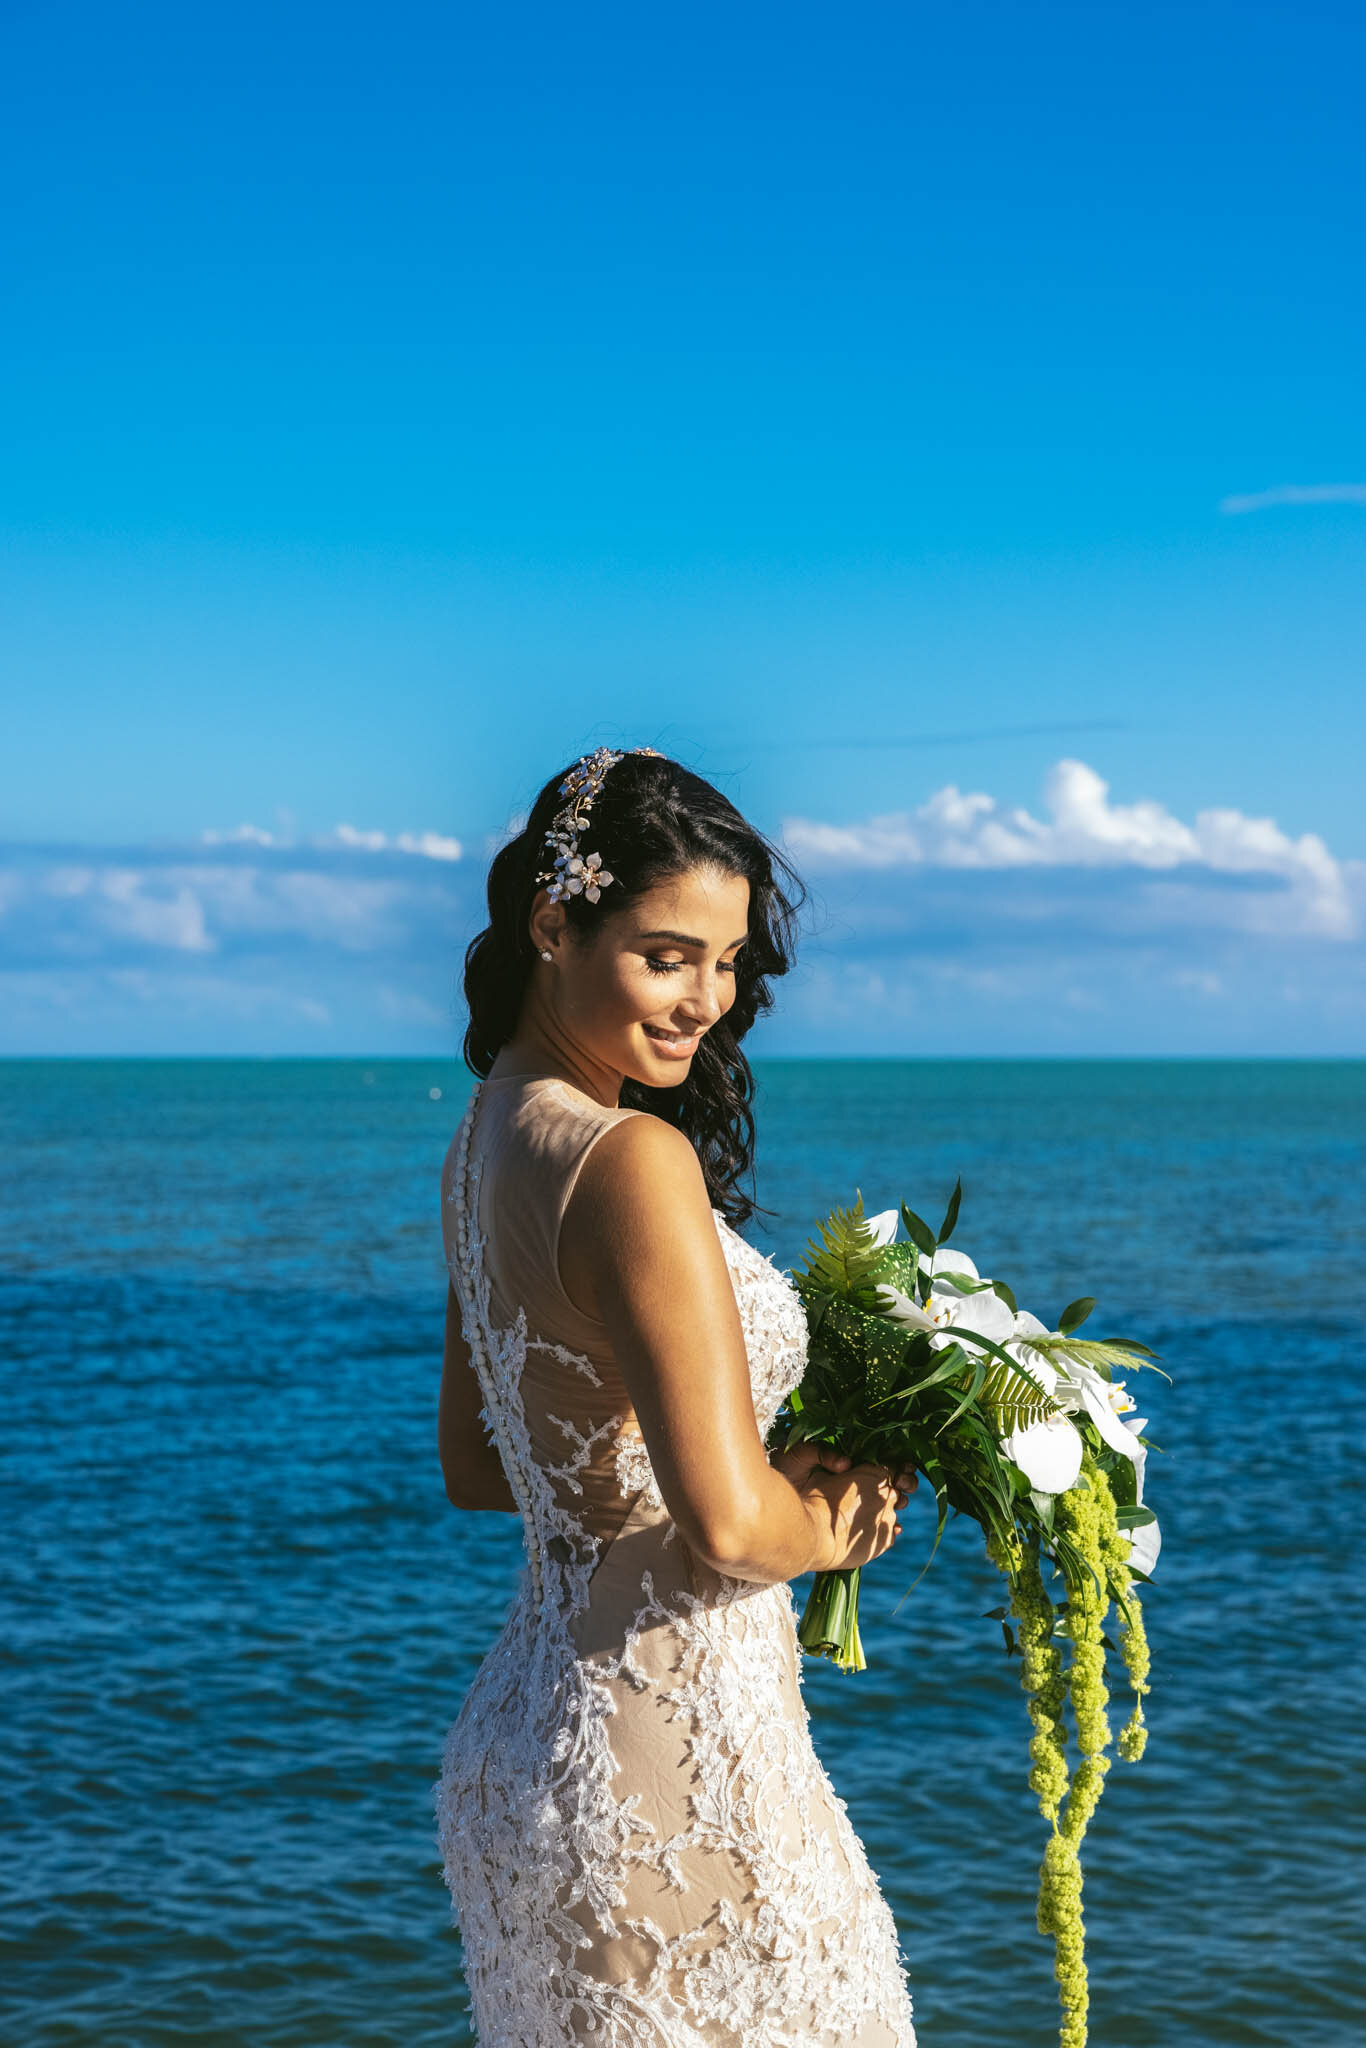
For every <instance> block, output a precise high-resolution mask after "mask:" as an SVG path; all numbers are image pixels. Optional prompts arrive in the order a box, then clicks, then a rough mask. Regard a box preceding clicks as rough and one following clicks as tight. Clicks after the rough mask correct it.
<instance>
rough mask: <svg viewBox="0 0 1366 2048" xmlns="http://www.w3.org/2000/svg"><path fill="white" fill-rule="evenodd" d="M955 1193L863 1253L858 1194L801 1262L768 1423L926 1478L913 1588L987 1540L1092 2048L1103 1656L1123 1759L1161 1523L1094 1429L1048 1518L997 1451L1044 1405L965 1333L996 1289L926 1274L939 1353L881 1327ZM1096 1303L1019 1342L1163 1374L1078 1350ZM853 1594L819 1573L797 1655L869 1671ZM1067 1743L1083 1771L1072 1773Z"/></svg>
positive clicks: (1045, 1915) (1107, 1353)
mask: <svg viewBox="0 0 1366 2048" xmlns="http://www.w3.org/2000/svg"><path fill="white" fill-rule="evenodd" d="M961 1197H962V1184H961V1182H960V1183H959V1184H958V1185H957V1186H955V1188H954V1191H953V1194H952V1196H951V1197H950V1199H949V1202H948V1205H947V1208H946V1210H945V1214H944V1222H943V1225H942V1227H941V1229H940V1233H939V1236H938V1238H936V1237H935V1236H934V1235H933V1233H932V1232H931V1231H930V1229H929V1226H928V1225H927V1224H926V1223H925V1221H924V1220H923V1218H922V1217H920V1216H918V1215H916V1213H915V1211H914V1210H912V1209H909V1208H908V1207H907V1206H906V1205H905V1204H904V1203H903V1204H901V1208H900V1214H901V1219H902V1222H903V1223H904V1225H905V1227H906V1232H907V1236H908V1238H909V1240H910V1242H909V1243H902V1244H891V1245H879V1244H877V1243H875V1242H874V1239H873V1235H872V1232H871V1230H870V1229H869V1227H868V1224H867V1220H866V1218H865V1216H864V1212H863V1202H862V1198H861V1197H860V1198H859V1199H858V1201H856V1203H855V1205H854V1207H853V1208H852V1209H836V1210H835V1211H834V1212H833V1214H832V1215H831V1216H830V1217H828V1218H827V1220H826V1221H825V1223H823V1224H822V1225H821V1228H820V1235H819V1239H815V1240H813V1241H812V1242H811V1243H810V1244H809V1245H808V1247H807V1264H806V1267H805V1268H804V1269H803V1270H801V1271H799V1272H797V1273H795V1274H794V1276H793V1277H794V1280H795V1282H796V1285H797V1289H798V1292H799V1294H800V1295H801V1299H802V1302H803V1305H804V1307H805V1309H806V1315H807V1328H808V1337H809V1343H808V1354H807V1369H806V1375H805V1377H804V1378H803V1380H802V1383H801V1386H800V1388H799V1389H798V1390H797V1391H796V1392H795V1393H794V1394H793V1395H792V1397H791V1399H790V1400H789V1402H788V1404H787V1407H786V1408H785V1409H784V1411H783V1413H782V1415H781V1416H780V1417H779V1420H778V1422H777V1424H776V1425H775V1428H774V1432H773V1440H774V1441H775V1442H778V1443H788V1444H791V1443H800V1442H810V1443H819V1444H826V1445H829V1446H830V1447H831V1448H833V1449H836V1450H840V1451H843V1452H846V1453H847V1454H848V1455H849V1456H850V1457H851V1458H853V1459H854V1460H855V1461H856V1462H859V1463H862V1462H869V1463H874V1464H881V1465H886V1466H888V1467H890V1468H891V1469H893V1470H899V1469H901V1468H902V1467H905V1466H913V1467H914V1468H915V1470H916V1471H918V1472H919V1473H921V1474H922V1475H923V1477H924V1478H925V1479H926V1480H927V1481H928V1482H929V1484H930V1486H931V1487H932V1488H933V1490H934V1497H935V1505H936V1510H937V1513H936V1526H935V1534H934V1541H933V1544H932V1545H931V1548H930V1554H929V1557H928V1558H927V1559H926V1561H925V1564H924V1565H923V1567H922V1569H921V1572H920V1577H921V1578H923V1576H924V1574H925V1572H926V1571H928V1570H929V1567H930V1565H931V1564H932V1563H933V1561H934V1558H935V1555H936V1554H937V1552H938V1549H939V1544H940V1541H941V1539H942V1537H943V1534H944V1530H945V1527H946V1526H947V1522H948V1517H949V1515H950V1514H961V1515H970V1516H971V1517H972V1519H973V1520H974V1521H975V1522H976V1523H977V1524H978V1526H979V1527H980V1528H981V1530H982V1532H983V1535H984V1538H985V1540H986V1547H987V1552H988V1555H989V1556H990V1557H991V1558H992V1560H993V1562H994V1563H995V1564H996V1565H997V1566H998V1567H999V1569H1000V1570H1001V1571H1002V1572H1003V1573H1004V1575H1005V1577H1006V1580H1007V1583H1008V1588H1009V1604H1008V1609H1007V1608H997V1609H994V1610H993V1611H992V1616H991V1618H992V1619H994V1620H997V1621H999V1622H1000V1624H1001V1628H1002V1632H1003V1636H1004V1642H1005V1650H1006V1654H1007V1656H1008V1657H1009V1656H1014V1657H1017V1658H1018V1659H1019V1663H1020V1682H1021V1684H1022V1686H1023V1687H1024V1689H1025V1693H1026V1696H1027V1698H1028V1702H1029V1712H1030V1718H1031V1722H1032V1724H1033V1731H1034V1732H1033V1736H1032V1738H1031V1741H1030V1745H1029V1753H1030V1773H1029V1782H1030V1786H1031V1788H1032V1789H1033V1791H1034V1793H1035V1795H1036V1796H1037V1798H1038V1801H1039V1807H1040V1811H1041V1813H1042V1814H1043V1816H1044V1818H1045V1819H1046V1820H1047V1821H1049V1823H1050V1825H1051V1828H1052V1834H1051V1836H1050V1839H1049V1842H1048V1845H1047V1849H1046V1852H1045V1855H1044V1859H1043V1865H1042V1868H1041V1871H1040V1881H1039V1900H1038V1924H1039V1927H1040V1930H1041V1931H1042V1932H1045V1933H1048V1934H1051V1935H1052V1937H1053V1940H1054V1944H1055V1975H1056V1977H1057V1981H1058V1989H1059V1996H1060V1999H1061V2003H1062V2030H1061V2037H1060V2038H1061V2043H1062V2048H1085V2042H1086V2038H1087V2032H1086V2022H1087V2006H1088V1991H1087V1977H1086V1961H1085V1952H1084V1930H1083V1926H1082V1918H1081V1891H1082V1872H1081V1861H1080V1846H1081V1841H1082V1838H1083V1836H1084V1834H1085V1832H1086V1828H1087V1825H1088V1823H1089V1821H1090V1819H1091V1816H1092V1814H1093V1812H1094V1810H1095V1807H1096V1803H1097V1801H1098V1800H1099V1798H1100V1794H1101V1790H1102V1787H1103V1784H1104V1779H1105V1774H1106V1772H1107V1771H1108V1769H1109V1766H1110V1758H1109V1755H1108V1749H1109V1745H1110V1739H1111V1738H1110V1724H1109V1719H1108V1716H1107V1713H1106V1706H1107V1702H1108V1698H1109V1694H1108V1691H1107V1688H1106V1682H1105V1680H1106V1655H1107V1651H1108V1652H1110V1653H1111V1654H1115V1655H1118V1656H1120V1657H1121V1658H1122V1660H1123V1663H1124V1665H1125V1667H1126V1671H1127V1675H1128V1679H1129V1682H1130V1685H1131V1686H1132V1688H1133V1694H1134V1707H1133V1712H1132V1715H1131V1717H1130V1719H1129V1722H1128V1724H1127V1725H1126V1727H1125V1728H1124V1729H1123V1731H1122V1732H1121V1735H1120V1737H1119V1745H1118V1747H1119V1753H1120V1755H1121V1756H1122V1757H1125V1758H1126V1759H1130V1760H1132V1759H1136V1758H1137V1757H1139V1756H1141V1755H1142V1753H1143V1747H1144V1744H1145V1743H1146V1740H1147V1730H1146V1728H1145V1726H1144V1723H1143V1710H1142V1702H1143V1695H1144V1694H1146V1693H1147V1691H1148V1690H1149V1687H1148V1647H1147V1639H1146V1636H1145V1634H1144V1630H1143V1616H1142V1611H1141V1608H1140V1606H1139V1602H1138V1597H1137V1592H1136V1587H1137V1585H1139V1584H1145V1583H1146V1579H1145V1575H1144V1574H1143V1573H1142V1572H1140V1571H1137V1570H1135V1569H1133V1568H1132V1567H1131V1566H1130V1565H1129V1564H1128V1552H1129V1535H1130V1532H1131V1531H1132V1530H1134V1529H1137V1528H1140V1527H1142V1526H1144V1525H1145V1524H1146V1523H1148V1522H1151V1521H1152V1520H1153V1519H1154V1517H1153V1515H1152V1511H1151V1510H1150V1509H1148V1508H1146V1507H1139V1506H1138V1504H1137V1496H1136V1482H1135V1475H1134V1466H1133V1463H1132V1460H1130V1459H1127V1458H1125V1457H1123V1456H1121V1455H1120V1454H1119V1453H1118V1452H1116V1451H1113V1450H1111V1449H1110V1448H1109V1447H1108V1446H1107V1445H1105V1444H1104V1443H1103V1442H1102V1440H1101V1438H1100V1436H1099V1433H1098V1432H1097V1431H1096V1429H1095V1426H1094V1424H1093V1423H1092V1422H1091V1421H1090V1420H1089V1418H1086V1417H1083V1416H1073V1418H1072V1420H1073V1421H1074V1423H1075V1424H1076V1426H1077V1427H1078V1429H1079V1430H1080V1433H1081V1435H1082V1439H1083V1443H1084V1445H1085V1449H1084V1453H1083V1466H1082V1474H1081V1477H1080V1478H1079V1480H1078V1482H1077V1484H1076V1485H1075V1486H1074V1487H1073V1488H1071V1489H1070V1490H1069V1491H1068V1492H1067V1493H1065V1494H1061V1495H1058V1496H1056V1497H1055V1498H1053V1497H1045V1498H1044V1499H1043V1505H1042V1507H1041V1506H1040V1505H1039V1504H1038V1502H1036V1500H1035V1498H1034V1496H1033V1494H1032V1493H1031V1491H1030V1487H1029V1482H1028V1480H1027V1479H1026V1478H1025V1476H1024V1474H1023V1473H1022V1472H1020V1471H1019V1469H1018V1468H1017V1467H1016V1466H1015V1465H1014V1464H1013V1463H1012V1462H1011V1461H1010V1460H1009V1459H1008V1458H1007V1457H1006V1456H1005V1454H1004V1452H1003V1449H1002V1445H1001V1439H1002V1438H1003V1437H1005V1436H1007V1435H1008V1434H1009V1432H1010V1431H1011V1430H1013V1429H1015V1428H1018V1427H1025V1426H1028V1425H1029V1424H1030V1423H1034V1422H1038V1421H1041V1420H1043V1419H1045V1418H1046V1417H1047V1416H1049V1415H1051V1414H1054V1413H1056V1412H1057V1408H1056V1404H1055V1403H1054V1401H1053V1400H1052V1398H1051V1397H1050V1395H1049V1393H1048V1392H1047V1390H1046V1389H1045V1388H1044V1387H1043V1386H1042V1385H1041V1384H1040V1383H1039V1381H1038V1380H1037V1379H1036V1378H1035V1377H1034V1375H1033V1373H1032V1372H1031V1370H1030V1367H1029V1365H1028V1364H1022V1363H1021V1361H1020V1360H1019V1359H1017V1358H1015V1357H1013V1356H1012V1355H1011V1354H1010V1353H1009V1352H1007V1351H1006V1350H1005V1349H1004V1347H1003V1346H1002V1345H1001V1344H999V1343H997V1342H995V1341H994V1340H992V1339H990V1338H988V1337H985V1336H983V1335H981V1334H980V1333H978V1332H975V1331H973V1330H972V1329H971V1328H970V1327H969V1326H968V1320H969V1318H970V1314H971V1310H970V1307H969V1305H968V1298H970V1297H971V1296H972V1295H974V1294H981V1293H985V1292H987V1291H988V1290H990V1291H991V1292H993V1293H994V1294H995V1295H996V1296H998V1297H999V1298H1000V1299H1001V1300H1002V1301H1004V1302H1005V1303H1006V1305H1007V1307H1009V1308H1010V1309H1011V1310H1012V1312H1017V1311H1016V1302H1015V1296H1014V1295H1013V1293H1012V1292H1011V1290H1010V1289H1009V1287H1007V1286H1006V1285H1005V1283H1004V1282H1003V1281H995V1280H993V1281H974V1280H972V1279H970V1278H968V1277H966V1276H961V1275H951V1274H943V1275H940V1276H938V1277H937V1278H936V1280H935V1286H936V1287H938V1288H940V1289H941V1290H944V1289H947V1290H949V1291H952V1292H953V1293H956V1294H957V1295H958V1296H959V1297H960V1298H962V1299H963V1303H964V1305H963V1308H962V1310H961V1313H962V1315H963V1317H964V1321H963V1322H962V1323H960V1322H958V1321H955V1322H954V1323H953V1324H952V1326H951V1329H950V1330H948V1331H946V1332H944V1334H945V1335H948V1336H949V1337H950V1338H951V1341H949V1342H947V1343H945V1342H943V1341H940V1342H938V1343H936V1342H934V1341H932V1339H933V1337H934V1335H935V1333H934V1332H933V1331H932V1330H929V1329H924V1328H917V1327H914V1326H913V1325H908V1324H907V1323H906V1322H904V1321H896V1320H893V1319H892V1318H891V1317H889V1316H888V1315H887V1314H886V1313H884V1312H883V1311H884V1310H885V1308H886V1306H887V1303H886V1300H885V1298H880V1295H879V1290H880V1289H883V1288H896V1289H897V1290H898V1291H899V1292H900V1293H901V1294H902V1295H904V1296H907V1297H909V1298H910V1299H911V1300H912V1301H919V1302H920V1303H921V1304H922V1305H923V1304H924V1303H925V1302H926V1301H927V1300H928V1298H929V1275H928V1272H927V1270H926V1264H924V1263H922V1261H924V1262H928V1261H930V1260H932V1258H933V1256H934V1253H935V1251H936V1249H937V1248H938V1246H939V1245H940V1244H941V1243H943V1242H944V1240H945V1239H946V1238H947V1237H948V1235H949V1233H950V1231H951V1230H953V1229H954V1227H955V1226H956V1224H957V1221H958V1211H959V1204H960V1201H961ZM1094 1306H1095V1303H1094V1300H1093V1299H1092V1297H1090V1296H1089V1295H1081V1296H1079V1297H1078V1298H1077V1300H1075V1301H1073V1302H1070V1303H1069V1304H1068V1306H1067V1308H1066V1309H1065V1310H1064V1311H1063V1314H1062V1317H1061V1318H1060V1320H1059V1330H1058V1334H1056V1335H1040V1336H1031V1337H1029V1338H1028V1340H1027V1350H1026V1357H1030V1356H1032V1357H1034V1358H1037V1359H1040V1360H1044V1361H1047V1362H1049V1363H1052V1364H1054V1365H1056V1366H1057V1367H1059V1368H1060V1369H1062V1370H1063V1371H1065V1370H1066V1368H1067V1365H1068V1362H1069V1361H1073V1362H1076V1363H1078V1364H1084V1365H1087V1366H1090V1367H1091V1368H1092V1369H1093V1370H1094V1371H1096V1372H1098V1373H1100V1374H1101V1375H1102V1376H1103V1377H1104V1378H1106V1379H1109V1378H1111V1377H1112V1376H1113V1375H1114V1373H1115V1372H1116V1371H1130V1370H1133V1369H1135V1368H1139V1367H1145V1368H1148V1369H1150V1370H1152V1371H1158V1372H1160V1371H1161V1367H1160V1366H1158V1365H1157V1364H1156V1361H1155V1360H1154V1358H1153V1355H1152V1353H1151V1352H1150V1351H1149V1350H1148V1348H1147V1347H1146V1346H1145V1345H1142V1344H1137V1343H1135V1342H1133V1341H1132V1340H1130V1339H1126V1338H1118V1337H1111V1338H1082V1337H1078V1336H1077V1335H1076V1334H1075V1333H1076V1331H1077V1330H1078V1329H1080V1327H1081V1325H1082V1324H1083V1323H1084V1322H1085V1321H1086V1319H1087V1317H1088V1316H1089V1315H1090V1314H1091V1311H1092V1309H1093V1308H1094ZM1162 1376H1163V1378H1166V1377H1167V1375H1166V1374H1165V1373H1163V1375H1162ZM1145 1441H1146V1439H1145ZM1045 1561H1046V1562H1047V1563H1048V1564H1049V1566H1050V1568H1051V1569H1052V1570H1053V1571H1054V1572H1056V1574H1057V1575H1058V1576H1059V1577H1060V1578H1061V1581H1062V1590H1063V1593H1064V1596H1065V1597H1064V1598H1063V1600H1062V1601H1061V1602H1060V1603H1059V1604H1058V1605H1057V1606H1056V1607H1055V1605H1054V1602H1053V1599H1052V1598H1051V1597H1050V1594H1049V1591H1048V1589H1047V1587H1046V1585H1045V1582H1044V1575H1043V1567H1044V1563H1045ZM915 1583H916V1584H919V1578H917V1580H916V1582H915ZM911 1590H913V1589H911ZM858 1594H859V1574H858V1572H857V1571H849V1572H821V1573H818V1574H817V1576H816V1580H815V1582H814V1585H813V1587H812V1592H811V1596H810V1598H809V1600H808V1602H807V1606H806V1611H805V1613H804V1614H803V1616H802V1621H801V1626H800V1629H799V1632H798V1633H799V1636H800V1640H801V1642H802V1644H803V1646H804V1647H805V1648H806V1649H807V1650H809V1651H811V1652H812V1653H814V1654H818V1655H823V1656H827V1657H830V1658H832V1659H833V1660H834V1662H835V1663H836V1664H837V1665H838V1666H839V1668H840V1669H841V1670H844V1671H861V1670H863V1669H864V1668H865V1667H866V1661H867V1660H866V1657H865V1654H864V1649H863V1644H862V1641H861V1639H860V1636H859V1628H858ZM1112 1605H1113V1606H1114V1607H1115V1608H1116V1610H1117V1611H1118V1613H1119V1615H1120V1617H1121V1618H1122V1620H1123V1623H1124V1630H1123V1634H1122V1636H1121V1638H1120V1643H1119V1647H1118V1650H1116V1646H1115V1643H1114V1642H1113V1640H1112V1638H1111V1637H1110V1635H1109V1634H1108V1633H1107V1629H1106V1623H1107V1620H1108V1617H1109V1613H1110V1609H1111V1607H1112ZM1007 1614H1009V1617H1010V1618H1009V1619H1007ZM1012 1623H1013V1626H1012ZM1066 1645H1070V1651H1071V1654H1070V1657H1068V1656H1066V1655H1065V1651H1064V1646H1066ZM1068 1713H1070V1716H1071V1729H1070V1730H1069V1726H1068V1720H1067V1715H1068ZM1073 1741H1075V1744H1076V1751H1077V1761H1076V1763H1075V1764H1074V1765H1072V1766H1071V1767H1070V1768H1069V1764H1068V1760H1067V1752H1068V1747H1069V1743H1071V1742H1073Z"/></svg>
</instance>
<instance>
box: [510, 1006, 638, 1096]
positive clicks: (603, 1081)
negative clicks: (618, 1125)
mask: <svg viewBox="0 0 1366 2048" xmlns="http://www.w3.org/2000/svg"><path fill="white" fill-rule="evenodd" d="M489 1079H490V1080H491V1081H493V1080H514V1079H516V1080H542V1079H544V1080H549V1081H565V1082H567V1083H568V1084H569V1086H570V1087H571V1088H577V1089H578V1090H579V1093H580V1094H581V1095H587V1096H589V1097H591V1099H592V1100H593V1101H594V1102H600V1103H602V1104H603V1106H604V1108H607V1109H615V1108H616V1106H617V1104H618V1102H619V1101H620V1100H621V1084H622V1082H623V1080H624V1079H625V1075H624V1074H623V1073H622V1072H621V1070H620V1069H619V1068H617V1067H608V1066H604V1065H603V1063H602V1062H601V1061H600V1060H596V1059H594V1058H593V1056H592V1055H591V1054H590V1053H588V1052H586V1051H585V1050H584V1048H583V1047H582V1046H581V1045H577V1044H575V1043H574V1041H573V1040H572V1039H571V1038H569V1037H568V1035H567V1034H566V1033H565V1032H564V1030H563V1029H562V1028H561V1027H560V1026H559V1025H557V1023H556V1021H555V1019H554V1018H553V1017H549V1016H547V1015H545V1014H544V1012H543V1010H542V1008H541V1006H540V1005H539V1004H537V1003H536V1002H535V1001H534V1000H533V1001H532V1002H529V1003H528V1004H527V1007H526V1010H525V1011H524V1012H523V1015H522V1016H521V1018H520V1019H519V1020H518V1024H517V1029H516V1031H515V1032H514V1033H513V1035H512V1037H511V1038H510V1039H509V1040H508V1042H507V1044H506V1045H505V1046H503V1047H502V1049H501V1050H500V1051H499V1053H498V1056H497V1058H496V1059H495V1060H494V1062H493V1065H492V1067H491V1068H490V1069H489Z"/></svg>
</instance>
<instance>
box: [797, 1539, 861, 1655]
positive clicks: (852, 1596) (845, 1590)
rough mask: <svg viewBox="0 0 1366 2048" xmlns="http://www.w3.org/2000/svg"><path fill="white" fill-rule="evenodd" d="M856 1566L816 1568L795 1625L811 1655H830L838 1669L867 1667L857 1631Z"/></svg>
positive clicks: (802, 1642) (799, 1638) (802, 1643)
mask: <svg viewBox="0 0 1366 2048" xmlns="http://www.w3.org/2000/svg"><path fill="white" fill-rule="evenodd" d="M858 1585H859V1568H858V1566H857V1565H855V1566H854V1568H853V1569H852V1571H846V1572H817V1574H816V1580H815V1584H814V1585H813V1586H812V1588H811V1592H810V1594H809V1596H808V1598H807V1602H806V1607H805V1610H804V1612H803V1614H802V1618H801V1622H800V1625H799V1626H798V1629H797V1640H798V1642H799V1643H800V1644H801V1646H802V1648H803V1649H804V1650H809V1651H810V1653H811V1655H812V1656H813V1657H829V1658H830V1659H831V1660H832V1662H833V1663H835V1664H837V1665H838V1666H839V1668H840V1670H841V1671H866V1670H867V1669H868V1659H867V1658H866V1657H865V1656H864V1654H863V1643H862V1640H861V1638H860V1636H859V1632H858Z"/></svg>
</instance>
